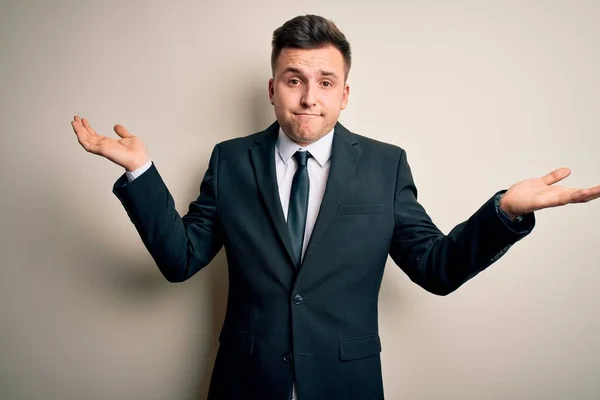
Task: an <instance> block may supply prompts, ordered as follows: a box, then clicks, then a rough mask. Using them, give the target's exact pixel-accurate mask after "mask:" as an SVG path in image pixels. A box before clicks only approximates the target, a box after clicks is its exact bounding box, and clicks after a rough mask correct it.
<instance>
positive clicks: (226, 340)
mask: <svg viewBox="0 0 600 400" xmlns="http://www.w3.org/2000/svg"><path fill="white" fill-rule="evenodd" d="M219 342H220V343H221V344H222V345H223V346H227V347H228V348H232V349H235V350H237V351H240V352H242V353H244V354H252V351H253V350H254V334H253V333H249V332H245V331H241V330H239V329H230V330H223V331H221V334H220V335H219Z"/></svg>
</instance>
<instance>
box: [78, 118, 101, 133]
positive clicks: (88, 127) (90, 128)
mask: <svg viewBox="0 0 600 400" xmlns="http://www.w3.org/2000/svg"><path fill="white" fill-rule="evenodd" d="M81 122H82V123H83V126H85V128H86V129H87V130H88V131H89V132H90V134H92V135H98V134H97V133H96V131H95V130H94V129H92V126H91V125H90V122H89V121H88V120H87V119H85V118H83V119H82V120H81Z"/></svg>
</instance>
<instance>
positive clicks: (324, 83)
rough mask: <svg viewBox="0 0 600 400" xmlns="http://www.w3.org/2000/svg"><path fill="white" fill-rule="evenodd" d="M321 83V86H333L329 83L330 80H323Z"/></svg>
mask: <svg viewBox="0 0 600 400" xmlns="http://www.w3.org/2000/svg"><path fill="white" fill-rule="evenodd" d="M322 85H323V86H325V87H331V86H333V83H331V82H329V81H324V82H323V83H322Z"/></svg>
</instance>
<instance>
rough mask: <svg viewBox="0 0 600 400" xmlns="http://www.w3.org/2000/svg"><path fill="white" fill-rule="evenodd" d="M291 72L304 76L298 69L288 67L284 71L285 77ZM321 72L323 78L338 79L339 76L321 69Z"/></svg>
mask: <svg viewBox="0 0 600 400" xmlns="http://www.w3.org/2000/svg"><path fill="white" fill-rule="evenodd" d="M289 72H292V73H294V74H298V75H304V74H303V73H302V71H300V70H299V69H298V68H295V67H287V68H286V69H284V70H283V75H285V74H287V73H289ZM319 72H320V73H321V75H322V76H331V77H333V78H335V79H338V76H337V74H336V73H335V72H333V71H324V70H322V69H321V70H319Z"/></svg>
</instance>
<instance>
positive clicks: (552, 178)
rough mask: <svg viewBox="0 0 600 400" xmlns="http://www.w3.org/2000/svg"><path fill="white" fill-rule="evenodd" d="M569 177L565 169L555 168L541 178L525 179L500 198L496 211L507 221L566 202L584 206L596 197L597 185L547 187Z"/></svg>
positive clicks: (597, 193)
mask: <svg viewBox="0 0 600 400" xmlns="http://www.w3.org/2000/svg"><path fill="white" fill-rule="evenodd" d="M569 175H571V170H570V169H569V168H559V169H557V170H554V171H552V172H551V173H549V174H548V175H546V176H542V177H541V178H532V179H526V180H524V181H521V182H518V183H515V184H514V185H512V186H511V187H510V188H509V189H508V190H507V191H506V193H504V195H503V196H502V198H501V199H500V208H501V209H502V210H503V211H504V212H505V213H506V214H508V215H509V216H510V217H511V218H513V219H514V218H516V217H517V216H519V215H524V214H527V213H530V212H534V211H537V210H541V209H543V208H549V207H557V206H563V205H565V204H570V203H587V202H588V201H590V200H594V199H597V198H598V197H600V186H595V187H592V188H589V189H570V188H566V187H561V186H551V185H553V184H555V183H556V182H559V181H561V180H563V179H565V178H566V177H567V176H569Z"/></svg>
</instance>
